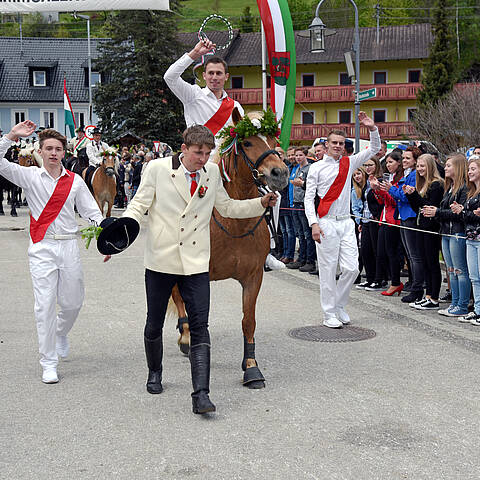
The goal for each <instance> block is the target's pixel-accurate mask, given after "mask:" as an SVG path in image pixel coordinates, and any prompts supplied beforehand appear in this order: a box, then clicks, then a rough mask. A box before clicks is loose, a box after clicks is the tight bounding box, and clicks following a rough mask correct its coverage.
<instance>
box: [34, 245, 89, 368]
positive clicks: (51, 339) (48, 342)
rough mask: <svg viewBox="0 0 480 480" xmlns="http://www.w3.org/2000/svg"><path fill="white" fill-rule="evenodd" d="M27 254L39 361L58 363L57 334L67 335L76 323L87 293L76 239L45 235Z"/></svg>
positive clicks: (47, 363) (52, 365) (44, 364)
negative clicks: (55, 238) (53, 237)
mask: <svg viewBox="0 0 480 480" xmlns="http://www.w3.org/2000/svg"><path fill="white" fill-rule="evenodd" d="M28 257H29V263H30V273H31V275H32V283H33V294H34V298H35V307H34V310H35V321H36V323H37V332H38V344H39V352H40V364H41V365H42V367H44V368H46V367H56V366H57V364H58V356H57V351H56V336H57V335H67V333H68V332H69V331H70V329H71V328H72V327H73V324H74V323H75V320H76V319H77V316H78V313H79V312H80V308H81V307H82V304H83V299H84V297H85V289H84V283H83V271H82V265H81V263H80V253H79V250H78V244H77V240H76V239H70V240H50V239H44V240H42V241H41V242H38V243H34V244H31V245H30V247H29V249H28ZM57 304H58V307H59V308H58V313H57Z"/></svg>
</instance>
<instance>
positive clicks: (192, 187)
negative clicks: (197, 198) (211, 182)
mask: <svg viewBox="0 0 480 480" xmlns="http://www.w3.org/2000/svg"><path fill="white" fill-rule="evenodd" d="M190 177H191V178H192V183H191V185H190V195H191V196H192V197H193V195H194V194H195V190H196V189H197V174H196V173H191V174H190Z"/></svg>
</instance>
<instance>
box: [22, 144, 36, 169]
mask: <svg viewBox="0 0 480 480" xmlns="http://www.w3.org/2000/svg"><path fill="white" fill-rule="evenodd" d="M18 164H19V165H21V166H22V167H34V166H35V167H38V166H39V165H38V163H37V161H36V160H35V158H34V156H33V148H22V149H21V150H20V151H19V152H18Z"/></svg>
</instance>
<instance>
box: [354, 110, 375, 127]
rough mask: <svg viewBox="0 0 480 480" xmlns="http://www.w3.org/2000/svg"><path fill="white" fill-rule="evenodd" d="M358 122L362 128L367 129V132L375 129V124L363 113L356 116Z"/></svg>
mask: <svg viewBox="0 0 480 480" xmlns="http://www.w3.org/2000/svg"><path fill="white" fill-rule="evenodd" d="M358 120H359V121H360V123H361V124H362V125H363V126H364V127H367V128H368V129H369V130H374V129H375V122H374V121H373V120H372V119H371V118H370V117H369V116H368V115H367V114H366V113H365V112H360V113H359V114H358Z"/></svg>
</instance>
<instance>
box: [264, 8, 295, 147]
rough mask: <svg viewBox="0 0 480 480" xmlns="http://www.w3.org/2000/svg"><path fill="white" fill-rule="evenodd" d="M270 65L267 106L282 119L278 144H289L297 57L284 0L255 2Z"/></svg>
mask: <svg viewBox="0 0 480 480" xmlns="http://www.w3.org/2000/svg"><path fill="white" fill-rule="evenodd" d="M257 4H258V9H259V10H260V17H261V19H262V24H263V29H264V30H265V40H266V43H267V51H268V60H269V64H270V75H271V80H272V81H271V82H270V105H271V107H272V110H273V111H274V112H275V113H276V115H277V119H278V120H281V119H282V118H283V119H282V125H281V134H280V143H281V145H282V148H284V149H286V148H287V147H288V145H289V143H290V132H291V129H292V118H293V109H294V107H295V87H296V68H295V67H296V57H295V37H294V33H293V25H292V17H291V15H290V9H289V7H288V1H287V0H257Z"/></svg>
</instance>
